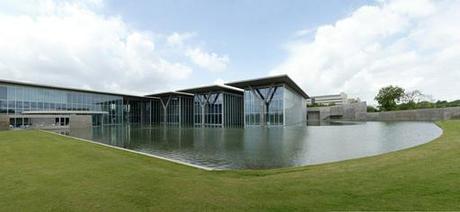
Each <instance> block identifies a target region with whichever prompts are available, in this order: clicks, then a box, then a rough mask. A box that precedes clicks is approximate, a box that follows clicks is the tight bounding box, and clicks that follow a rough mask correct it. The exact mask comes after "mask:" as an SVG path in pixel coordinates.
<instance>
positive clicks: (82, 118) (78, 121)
mask: <svg viewBox="0 0 460 212" xmlns="http://www.w3.org/2000/svg"><path fill="white" fill-rule="evenodd" d="M69 124H70V129H78V128H90V127H91V125H92V119H91V116H90V115H71V116H70V123H69Z"/></svg>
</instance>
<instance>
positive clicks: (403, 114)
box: [358, 107, 460, 121]
mask: <svg viewBox="0 0 460 212" xmlns="http://www.w3.org/2000/svg"><path fill="white" fill-rule="evenodd" d="M358 116H359V120H363V121H439V120H449V119H460V107H451V108H434V109H420V110H403V111H389V112H379V113H366V114H359V115H358Z"/></svg>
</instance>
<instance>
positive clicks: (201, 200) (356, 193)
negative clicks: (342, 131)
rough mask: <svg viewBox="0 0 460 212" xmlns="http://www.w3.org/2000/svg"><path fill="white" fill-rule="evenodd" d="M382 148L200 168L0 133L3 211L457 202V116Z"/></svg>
mask: <svg viewBox="0 0 460 212" xmlns="http://www.w3.org/2000/svg"><path fill="white" fill-rule="evenodd" d="M439 126H440V127H441V128H443V130H444V133H443V135H442V136H441V137H440V138H438V139H436V140H435V141H433V142H430V143H428V144H425V145H422V146H419V147H415V148H411V149H407V150H402V151H398V152H393V153H388V154H385V155H381V156H375V157H369V158H363V159H357V160H349V161H344V162H337V163H330V164H325V165H316V166H306V167H299V168H286V169H275V170H264V171H203V170H199V169H195V168H191V167H187V166H183V165H178V164H174V163H171V162H167V161H163V160H159V159H154V158H150V157H146V156H142V155H138V154H134V153H129V152H125V151H120V150H116V149H112V148H108V147H104V146H100V145H95V144H90V143H87V142H82V141H77V140H73V139H70V138H64V137H61V136H57V135H52V134H49V133H44V132H39V131H6V132H0V210H1V211H5V210H10V211H23V210H76V211H88V210H92V211H94V210H110V211H113V210H116V211H126V210H159V211H166V210H183V211H191V210H200V211H201V210H222V209H225V210H278V211H286V210H314V211H317V210H460V121H444V122H439Z"/></svg>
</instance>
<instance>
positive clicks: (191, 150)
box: [61, 122, 442, 169]
mask: <svg viewBox="0 0 460 212" xmlns="http://www.w3.org/2000/svg"><path fill="white" fill-rule="evenodd" d="M338 123H339V122H335V124H332V125H331V124H329V125H324V124H320V125H319V126H292V127H284V128H283V127H276V128H275V127H273V128H236V129H235V128H229V129H221V128H176V127H161V126H159V127H133V126H113V127H95V128H92V129H81V130H72V131H68V132H65V133H66V134H68V135H71V136H75V137H79V138H85V139H90V140H93V141H96V142H101V143H105V144H109V145H113V146H118V147H123V148H127V149H131V150H135V151H139V152H144V153H149V154H153V155H157V156H162V157H166V158H170V159H175V160H179V161H183V162H186V163H191V164H195V165H200V166H205V167H209V168H216V169H268V168H280V167H292V166H302V165H310V164H319V163H326V162H333V161H340V160H346V159H352V158H359V157H364V156H370V155H377V154H382V153H385V152H390V151H395V150H399V149H404V148H408V147H412V146H416V145H419V144H423V143H426V142H428V141H431V140H433V139H434V138H436V137H438V136H439V135H441V133H442V131H441V129H440V128H438V127H437V126H436V125H435V124H433V123H430V122H362V123H339V124H338ZM61 133H62V132H61Z"/></svg>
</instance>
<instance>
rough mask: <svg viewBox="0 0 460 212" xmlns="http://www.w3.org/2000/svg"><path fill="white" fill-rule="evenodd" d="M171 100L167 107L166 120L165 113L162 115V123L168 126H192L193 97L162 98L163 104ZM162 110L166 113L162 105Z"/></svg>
mask: <svg viewBox="0 0 460 212" xmlns="http://www.w3.org/2000/svg"><path fill="white" fill-rule="evenodd" d="M168 98H170V100H169V104H168V105H167V107H166V120H165V118H164V116H165V113H164V112H162V113H160V123H162V124H167V125H180V126H190V125H192V123H193V97H185V96H171V97H162V99H163V102H164V103H165V104H166V102H167V101H168ZM160 108H162V111H164V109H163V107H162V105H161V103H160ZM165 121H166V122H165Z"/></svg>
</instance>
